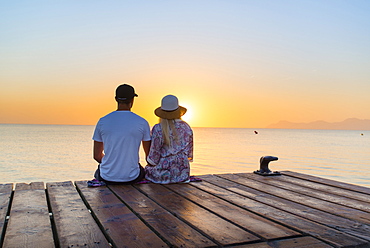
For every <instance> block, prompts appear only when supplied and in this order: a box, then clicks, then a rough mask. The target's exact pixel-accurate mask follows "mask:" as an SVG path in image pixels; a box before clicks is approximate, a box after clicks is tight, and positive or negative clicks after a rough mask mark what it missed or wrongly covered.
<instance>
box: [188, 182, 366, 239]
mask: <svg viewBox="0 0 370 248" xmlns="http://www.w3.org/2000/svg"><path fill="white" fill-rule="evenodd" d="M235 177H237V176H236V175H235ZM225 183H228V184H231V185H233V183H232V182H229V181H225ZM195 185H196V184H195ZM231 187H232V186H231ZM233 191H234V192H237V193H241V194H243V195H246V196H248V197H249V198H250V199H253V200H256V201H258V202H261V203H264V204H266V205H269V206H271V207H274V208H278V209H280V210H283V211H286V212H289V213H292V214H294V215H297V216H300V217H302V218H305V219H309V220H311V221H314V222H318V223H320V224H323V225H326V226H328V227H331V228H335V229H337V230H339V231H342V232H345V233H348V234H350V235H354V236H356V237H359V238H362V239H366V240H369V241H370V225H366V224H363V223H360V222H358V221H354V220H350V219H347V218H344V217H341V216H337V215H333V214H331V213H327V212H324V211H321V210H318V209H314V208H311V207H309V206H306V205H302V204H299V203H295V202H291V201H289V200H286V199H283V198H280V197H277V196H274V195H268V194H266V193H264V192H261V191H258V190H255V189H252V188H247V187H246V186H242V185H238V187H237V188H236V187H235V188H233Z"/></svg>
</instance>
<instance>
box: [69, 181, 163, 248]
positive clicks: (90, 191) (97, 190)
mask: <svg viewBox="0 0 370 248" xmlns="http://www.w3.org/2000/svg"><path fill="white" fill-rule="evenodd" d="M76 186H77V188H78V190H79V191H80V192H81V193H82V195H83V198H84V199H85V201H86V202H87V203H88V205H89V207H90V209H91V210H92V212H93V213H94V215H95V216H96V217H97V218H98V219H99V221H100V224H101V225H102V226H103V228H104V230H105V232H106V233H107V234H108V235H109V236H110V238H111V243H112V244H113V245H114V247H138V248H141V247H168V245H167V244H166V243H165V242H164V241H163V240H161V239H160V238H159V237H158V236H157V235H156V234H155V233H154V232H153V231H152V230H151V229H150V228H149V227H147V226H146V225H145V224H144V223H143V222H142V221H141V220H140V219H139V218H138V217H137V216H136V215H135V214H134V213H133V212H132V211H131V210H130V209H129V208H128V207H127V206H126V205H125V204H123V203H122V202H121V201H120V200H119V199H118V198H117V197H116V196H115V195H114V194H113V192H112V191H111V190H109V189H108V188H107V187H91V188H88V187H87V182H86V181H79V182H76Z"/></svg>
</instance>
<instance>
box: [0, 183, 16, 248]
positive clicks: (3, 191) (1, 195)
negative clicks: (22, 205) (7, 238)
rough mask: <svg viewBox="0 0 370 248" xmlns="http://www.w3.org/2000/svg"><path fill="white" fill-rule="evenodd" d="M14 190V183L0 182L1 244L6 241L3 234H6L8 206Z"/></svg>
mask: <svg viewBox="0 0 370 248" xmlns="http://www.w3.org/2000/svg"><path fill="white" fill-rule="evenodd" d="M12 192H13V184H12V183H8V184H0V245H1V244H2V242H3V241H4V237H3V235H4V234H5V226H6V225H5V223H6V216H7V213H8V207H9V202H10V197H11V195H12Z"/></svg>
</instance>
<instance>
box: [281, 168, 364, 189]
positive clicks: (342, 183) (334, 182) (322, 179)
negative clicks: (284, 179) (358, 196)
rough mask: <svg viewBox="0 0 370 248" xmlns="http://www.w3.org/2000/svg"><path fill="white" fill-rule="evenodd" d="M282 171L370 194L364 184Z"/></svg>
mask: <svg viewBox="0 0 370 248" xmlns="http://www.w3.org/2000/svg"><path fill="white" fill-rule="evenodd" d="M281 173H282V174H283V175H287V176H291V177H297V178H301V179H304V180H307V181H313V182H317V183H322V184H326V185H330V186H333V187H337V188H343V189H348V190H352V191H356V192H359V193H363V194H368V195H369V194H370V188H367V187H364V186H359V185H354V184H350V183H344V182H339V181H335V180H331V179H326V178H322V177H316V176H311V175H307V174H302V173H298V172H293V171H282V172H281Z"/></svg>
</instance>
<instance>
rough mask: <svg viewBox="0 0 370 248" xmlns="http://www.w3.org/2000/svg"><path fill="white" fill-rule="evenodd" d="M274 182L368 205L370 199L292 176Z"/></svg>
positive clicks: (353, 192) (280, 177)
mask: <svg viewBox="0 0 370 248" xmlns="http://www.w3.org/2000/svg"><path fill="white" fill-rule="evenodd" d="M246 174H250V173H238V175H246ZM274 180H275V181H283V182H287V183H291V184H295V185H299V186H302V187H305V188H309V189H311V190H313V191H323V192H330V193H331V194H336V195H340V196H345V197H347V198H351V199H355V200H358V201H363V202H367V203H370V197H369V196H370V195H369V194H365V193H359V192H356V191H352V190H350V189H344V188H338V187H335V186H330V185H327V184H322V183H320V182H313V181H308V180H305V179H301V178H298V177H292V176H289V175H285V174H283V176H278V177H275V179H274Z"/></svg>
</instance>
